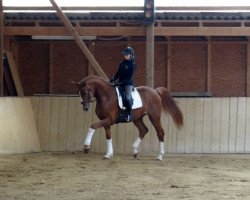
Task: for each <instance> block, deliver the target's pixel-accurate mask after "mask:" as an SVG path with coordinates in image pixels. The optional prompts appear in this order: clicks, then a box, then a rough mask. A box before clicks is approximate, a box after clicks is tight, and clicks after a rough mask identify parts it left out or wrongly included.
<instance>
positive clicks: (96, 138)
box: [91, 104, 106, 152]
mask: <svg viewBox="0 0 250 200" xmlns="http://www.w3.org/2000/svg"><path fill="white" fill-rule="evenodd" d="M92 106H94V107H93V108H95V104H93V105H92ZM91 111H92V112H93V114H92V123H91V124H94V123H96V122H98V121H100V119H99V118H98V117H97V115H96V113H95V110H94V109H93V110H92V109H91ZM102 129H104V128H99V129H97V130H96V131H95V134H94V135H93V138H92V142H91V151H92V152H100V142H102V143H103V145H105V144H106V139H105V140H103V141H100V137H101V134H102V133H103V130H102Z"/></svg>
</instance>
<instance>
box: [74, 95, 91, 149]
mask: <svg viewBox="0 0 250 200" xmlns="http://www.w3.org/2000/svg"><path fill="white" fill-rule="evenodd" d="M77 101H78V102H79V101H80V98H79V99H78V100H77ZM81 110H82V111H83V108H81ZM94 111H95V104H94V103H92V104H90V110H89V111H88V112H85V111H83V112H84V120H83V141H82V143H83V148H84V141H85V138H86V136H87V133H88V129H89V128H90V126H91V124H92V122H93V115H94V114H95V113H94ZM94 135H95V134H94ZM92 147H93V146H92V144H91V147H90V148H91V151H92Z"/></svg>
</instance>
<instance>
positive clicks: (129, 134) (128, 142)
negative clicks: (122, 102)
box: [125, 123, 136, 154]
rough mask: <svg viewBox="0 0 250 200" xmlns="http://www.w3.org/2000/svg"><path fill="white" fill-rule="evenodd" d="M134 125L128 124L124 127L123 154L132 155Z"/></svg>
mask: <svg viewBox="0 0 250 200" xmlns="http://www.w3.org/2000/svg"><path fill="white" fill-rule="evenodd" d="M135 128H136V127H135V125H134V124H132V123H131V124H129V125H128V126H126V135H125V154H132V153H133V148H132V145H133V142H134V135H135Z"/></svg>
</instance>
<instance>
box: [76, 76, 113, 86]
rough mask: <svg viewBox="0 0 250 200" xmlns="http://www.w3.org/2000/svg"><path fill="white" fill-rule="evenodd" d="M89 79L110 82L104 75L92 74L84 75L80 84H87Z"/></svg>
mask: <svg viewBox="0 0 250 200" xmlns="http://www.w3.org/2000/svg"><path fill="white" fill-rule="evenodd" d="M88 81H101V82H105V83H108V82H107V81H106V80H105V79H104V78H102V77H99V76H94V75H90V76H87V77H84V78H83V79H82V80H81V81H79V85H80V86H81V87H82V86H85V85H86V83H87V82H88Z"/></svg>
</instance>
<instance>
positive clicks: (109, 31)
mask: <svg viewBox="0 0 250 200" xmlns="http://www.w3.org/2000/svg"><path fill="white" fill-rule="evenodd" d="M154 29H155V36H250V27H155V28H154ZM77 33H78V34H79V35H81V36H82V35H96V36H116V35H127V36H145V35H146V29H145V27H77ZM4 35H59V36H64V35H70V34H69V32H68V31H67V29H66V28H65V27H35V28H34V27H8V26H6V27H5V28H4Z"/></svg>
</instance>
